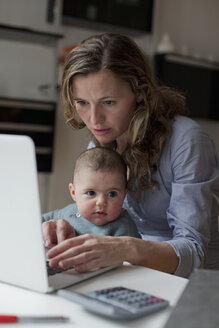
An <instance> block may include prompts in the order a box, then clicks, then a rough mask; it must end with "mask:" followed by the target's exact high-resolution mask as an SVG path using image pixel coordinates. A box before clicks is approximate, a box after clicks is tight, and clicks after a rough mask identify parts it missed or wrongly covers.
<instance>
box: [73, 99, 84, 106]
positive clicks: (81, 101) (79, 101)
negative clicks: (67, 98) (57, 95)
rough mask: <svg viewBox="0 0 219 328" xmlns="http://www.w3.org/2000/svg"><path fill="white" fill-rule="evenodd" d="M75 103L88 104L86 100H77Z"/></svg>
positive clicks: (79, 104) (78, 104)
mask: <svg viewBox="0 0 219 328" xmlns="http://www.w3.org/2000/svg"><path fill="white" fill-rule="evenodd" d="M75 104H76V105H77V106H84V105H86V104H87V102H86V101H85V100H75Z"/></svg>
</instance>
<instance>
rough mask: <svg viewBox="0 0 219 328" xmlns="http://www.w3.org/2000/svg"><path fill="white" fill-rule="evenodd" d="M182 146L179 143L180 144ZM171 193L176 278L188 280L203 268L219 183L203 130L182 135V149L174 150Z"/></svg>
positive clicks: (168, 216)
mask: <svg viewBox="0 0 219 328" xmlns="http://www.w3.org/2000/svg"><path fill="white" fill-rule="evenodd" d="M178 145H179V143H178ZM171 166H172V167H171V169H172V172H173V182H172V193H171V199H170V204H169V208H168V209H167V220H168V224H169V226H170V227H171V229H172V231H173V239H172V240H170V241H168V243H169V244H170V245H171V246H172V247H173V248H174V250H175V252H176V254H177V256H178V258H179V265H178V268H177V270H176V272H175V274H176V275H179V276H184V277H188V276H189V274H190V273H191V272H192V270H193V269H194V268H197V267H200V266H202V265H203V263H204V260H205V256H206V252H207V247H208V242H209V240H210V225H211V217H212V193H213V190H214V187H215V186H216V184H217V185H218V183H219V173H218V172H219V171H218V164H217V159H216V156H215V151H214V146H213V143H212V142H211V140H210V138H209V137H208V136H207V135H206V134H205V133H204V132H202V131H201V130H200V129H193V130H192V131H189V132H188V133H187V134H186V135H184V136H183V139H182V140H181V141H180V146H178V147H175V149H174V146H173V147H172V160H171Z"/></svg>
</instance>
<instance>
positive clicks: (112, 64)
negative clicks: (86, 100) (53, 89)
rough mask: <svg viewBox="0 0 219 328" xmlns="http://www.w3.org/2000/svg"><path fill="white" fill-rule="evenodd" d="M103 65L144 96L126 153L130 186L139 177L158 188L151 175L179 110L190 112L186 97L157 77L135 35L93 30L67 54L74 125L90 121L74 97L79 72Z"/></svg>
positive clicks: (69, 116)
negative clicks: (79, 112)
mask: <svg viewBox="0 0 219 328" xmlns="http://www.w3.org/2000/svg"><path fill="white" fill-rule="evenodd" d="M100 70H108V71H111V72H113V73H114V74H115V75H116V76H118V77H119V78H120V79H123V80H124V81H126V82H128V83H129V85H130V86H131V89H132V91H133V92H134V93H135V94H138V95H139V94H140V95H141V96H142V100H141V102H140V103H137V104H136V109H135V111H134V113H133V117H132V120H131V122H130V125H129V129H128V143H127V147H126V149H125V150H124V152H123V154H122V156H123V159H124V161H125V163H126V164H127V166H128V167H129V170H130V177H129V188H130V190H132V191H134V190H135V186H136V182H137V184H138V186H139V187H140V188H141V189H154V188H156V186H157V182H156V181H155V180H154V179H153V177H152V175H153V173H154V172H155V171H156V169H157V165H156V163H157V160H158V158H159V156H160V154H161V151H162V146H163V144H164V141H165V139H166V138H167V136H168V134H169V133H170V131H171V121H172V120H173V119H174V116H175V115H177V114H181V115H185V114H186V107H185V99H184V97H183V96H182V95H181V94H180V93H179V92H178V91H176V90H173V89H170V88H168V87H165V86H162V85H161V84H160V83H159V81H157V79H156V78H155V75H154V74H153V72H152V69H151V66H150V64H149V62H148V60H147V58H146V56H145V54H144V53H143V52H142V51H141V50H140V48H139V47H138V46H137V44H136V43H135V42H134V41H133V40H132V39H130V38H129V37H127V36H125V35H121V34H114V33H103V34H99V35H94V36H91V37H88V38H87V39H85V40H84V41H82V42H81V44H80V45H78V46H77V47H76V48H75V49H74V50H73V51H71V52H70V53H69V54H68V56H67V57H66V62H65V66H64V72H63V79H62V99H63V104H64V108H65V117H66V122H67V123H68V124H69V125H70V126H71V127H73V128H75V129H81V128H83V127H84V126H85V124H84V122H82V121H81V120H80V118H79V117H78V115H77V113H76V110H75V106H74V102H73V99H74V97H73V82H74V77H75V76H76V75H78V74H80V75H87V74H90V73H95V72H99V71H100ZM96 143H97V145H98V142H96Z"/></svg>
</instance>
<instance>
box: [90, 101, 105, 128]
mask: <svg viewBox="0 0 219 328" xmlns="http://www.w3.org/2000/svg"><path fill="white" fill-rule="evenodd" d="M90 120H91V123H92V124H94V125H97V124H99V123H102V122H103V121H104V115H103V113H102V111H101V108H100V107H99V106H98V105H95V106H92V108H91V114H90Z"/></svg>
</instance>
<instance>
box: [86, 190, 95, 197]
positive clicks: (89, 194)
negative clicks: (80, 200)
mask: <svg viewBox="0 0 219 328" xmlns="http://www.w3.org/2000/svg"><path fill="white" fill-rule="evenodd" d="M87 195H88V196H94V195H95V191H93V190H89V191H88V192H87Z"/></svg>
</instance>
